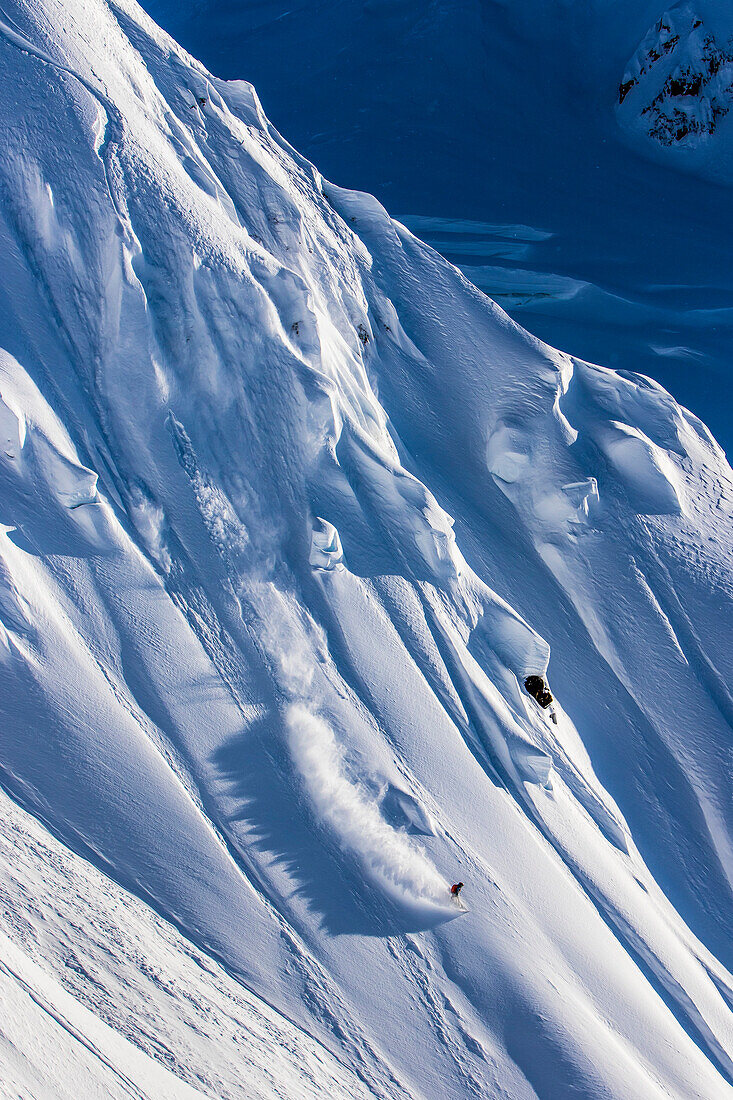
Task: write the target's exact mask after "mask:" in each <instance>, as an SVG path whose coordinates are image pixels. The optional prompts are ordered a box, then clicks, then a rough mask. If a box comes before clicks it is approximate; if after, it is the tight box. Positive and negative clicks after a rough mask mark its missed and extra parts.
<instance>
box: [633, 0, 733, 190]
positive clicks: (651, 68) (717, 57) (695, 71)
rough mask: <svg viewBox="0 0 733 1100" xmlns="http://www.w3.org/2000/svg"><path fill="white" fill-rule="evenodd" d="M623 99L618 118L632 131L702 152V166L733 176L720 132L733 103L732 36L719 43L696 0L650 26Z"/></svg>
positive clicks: (697, 153)
mask: <svg viewBox="0 0 733 1100" xmlns="http://www.w3.org/2000/svg"><path fill="white" fill-rule="evenodd" d="M618 103H619V106H618V115H619V121H620V122H621V124H622V126H625V127H627V128H628V129H629V130H630V131H631V132H632V133H641V134H644V135H645V136H647V137H648V138H651V139H652V141H654V142H657V143H658V144H659V145H662V146H667V147H674V146H679V147H680V149H683V150H685V151H686V153H687V154H688V158H690V157H694V156H697V158H698V160H699V161H701V162H702V163H701V164H699V165H698V167H702V169H703V170H704V169H705V167H707V170H708V171H709V172H710V173H711V174H712V175H714V176H717V177H720V178H722V179H726V178H727V177H728V176H729V173H730V168H731V161H730V156H726V155H725V154H726V148H725V143H724V142H723V144H722V147H721V142H720V136H719V135H720V133H721V130H722V129H724V127H723V125H722V123H723V120H724V119H725V117H726V115H727V114H728V113H729V111H730V109H731V107H733V39H730V40H728V41H726V40H725V39H723V41H722V42H719V41H718V40H717V39H716V37H715V35H714V34H713V33H712V32H711V31H710V30H709V28H708V27H707V25H706V23H705V21H704V19H703V18H702V16H701V15H700V14H699V12H698V9H697V8H696V7H695V6H694V4H691V3H682V4H677V5H676V6H675V7H674V8H672V9H671V10H670V11H669V12H665V14H664V15H663V16H662V17H661V18H660V19H659V21H658V22H657V23H656V24H655V25H654V26H653V27H652V28H650V30H649V31H648V32H647V34H646V35H645V36H644V39H643V40H642V42H641V43H640V45H639V47H638V49H637V50H636V52H635V54H634V56H633V57H632V58H631V60H630V62H629V64H628V66H627V68H626V72H625V73H624V76H623V79H622V81H621V83H620V85H619V93H618ZM713 138H716V139H717V140H716V141H715V142H713V140H712V139H713ZM694 163H695V162H694V161H693V160H690V159H688V164H694Z"/></svg>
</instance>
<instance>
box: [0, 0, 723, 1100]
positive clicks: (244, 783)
mask: <svg viewBox="0 0 733 1100" xmlns="http://www.w3.org/2000/svg"><path fill="white" fill-rule="evenodd" d="M0 40H1V43H2V55H1V56H2V64H3V75H4V80H3V81H2V84H1V85H0V97H2V98H1V100H0V111H1V112H2V118H3V121H4V122H5V127H4V134H5V137H4V141H3V144H2V147H1V148H0V250H1V252H2V256H3V264H4V279H3V282H2V286H1V287H0V294H1V295H2V305H3V308H2V310H0V347H2V348H3V349H4V350H3V354H2V361H1V363H0V397H1V398H2V405H0V507H1V508H2V515H1V516H0V519H1V521H2V534H1V535H0V558H1V561H0V620H1V621H2V646H1V647H0V657H1V659H0V677H2V692H1V693H0V701H1V705H2V715H1V718H2V721H1V722H0V769H1V770H0V776H1V778H2V784H3V787H4V789H5V792H6V794H5V795H4V796H3V800H2V803H1V805H2V813H3V819H4V821H5V822H6V825H5V826H4V830H3V831H2V832H0V837H4V838H6V840H5V843H6V846H7V844H8V840H7V838H8V837H11V836H13V835H15V836H16V837H17V838H18V846H17V850H14V851H13V852H12V857H13V858H12V861H9V864H8V866H9V867H10V868H11V870H10V871H9V873H8V874H7V875H6V877H5V878H4V879H3V880H2V887H3V891H4V893H5V895H6V896H7V901H6V900H5V899H4V900H3V904H4V910H5V911H6V912H9V913H11V914H12V915H13V916H12V919H9V920H8V924H7V927H4V929H3V933H4V935H5V936H6V939H7V942H6V940H2V941H0V961H1V962H2V975H0V977H1V978H2V982H3V986H4V989H5V990H6V992H7V996H8V997H9V998H10V999H11V1001H12V1004H13V1005H14V1006H17V1008H15V1009H14V1011H15V1012H16V1013H22V1012H23V1011H25V1008H24V1007H23V1006H28V1004H29V1003H32V1005H33V1007H32V1009H30V1011H31V1012H32V1021H33V1024H32V1026H33V1030H34V1035H33V1037H32V1038H31V1036H30V1035H29V1034H28V1033H27V1032H26V1033H24V1032H23V1030H22V1027H19V1026H15V1027H14V1030H12V1032H10V1031H8V1030H7V1029H4V1030H3V1044H4V1045H3V1047H2V1050H3V1052H4V1056H5V1061H6V1062H7V1063H10V1062H11V1061H12V1059H15V1060H14V1061H13V1062H12V1065H11V1066H10V1068H9V1069H2V1070H0V1072H1V1073H4V1074H5V1076H4V1082H9V1085H8V1087H9V1088H12V1089H17V1090H19V1089H25V1090H26V1092H30V1094H31V1095H35V1094H36V1093H37V1094H38V1095H47V1094H48V1092H49V1091H51V1094H53V1092H54V1090H55V1092H56V1093H57V1094H58V1095H61V1096H66V1095H69V1094H72V1093H73V1094H78V1087H79V1086H78V1080H79V1074H81V1073H83V1074H84V1082H85V1087H87V1086H88V1087H87V1093H88V1094H89V1095H95V1090H96V1094H101V1095H109V1094H112V1095H115V1094H117V1093H120V1092H123V1090H124V1089H127V1090H128V1092H129V1091H131V1090H137V1091H138V1092H139V1093H141V1094H143V1095H146V1094H149V1095H167V1094H171V1095H181V1096H183V1095H190V1094H191V1090H193V1094H194V1095H195V1094H196V1090H197V1091H198V1092H200V1093H203V1094H204V1095H216V1096H217V1097H218V1096H221V1097H224V1096H231V1097H247V1096H258V1097H259V1096H269V1095H272V1096H273V1097H274V1096H277V1095H283V1094H285V1095H298V1096H300V1095H303V1096H309V1095H318V1093H319V1091H320V1092H321V1094H326V1093H328V1094H329V1095H335V1096H339V1095H354V1096H359V1095H362V1094H363V1095H372V1096H378V1097H383V1098H385V1100H386V1098H391V1097H394V1098H397V1097H399V1098H400V1100H403V1098H405V1097H408V1096H409V1097H415V1098H426V1100H427V1098H436V1100H437V1098H438V1097H440V1098H441V1100H453V1098H456V1100H457V1098H459V1097H460V1098H463V1097H466V1096H471V1095H473V1096H476V1095H494V1094H496V1095H500V1094H503V1095H506V1096H511V1097H512V1098H516V1100H520V1098H521V1100H523V1098H527V1100H530V1098H532V1097H536V1096H541V1097H552V1096H558V1097H559V1096H563V1097H564V1096H569V1095H573V1094H574V1095H580V1096H588V1097H590V1096H596V1095H605V1096H612V1097H618V1098H619V1100H620V1098H624V1100H626V1098H628V1097H644V1098H654V1097H660V1098H661V1097H668V1096H670V1095H672V1096H679V1097H685V1098H688V1097H700V1098H710V1100H712V1098H716V1100H717V1098H719V1097H722V1096H727V1095H733V1088H731V1080H732V1077H733V1019H732V1016H731V1004H732V1003H733V980H732V979H731V976H730V974H729V972H728V970H727V969H726V966H727V965H729V964H730V963H731V961H733V960H731V958H730V944H731V931H732V928H731V912H732V911H733V910H732V909H731V900H732V898H731V893H732V881H731V880H732V878H733V874H732V872H731V867H733V847H732V845H731V833H732V830H733V812H732V811H731V805H733V803H732V802H731V797H730V796H731V779H730V768H729V728H730V726H729V723H730V719H731V715H732V713H733V702H732V700H731V694H730V690H729V687H728V684H729V683H730V682H731V671H732V670H731V668H730V654H731V652H733V647H731V640H732V639H731V616H730V598H731V595H730V594H731V587H732V586H731V580H732V578H731V553H730V551H731V529H730V512H731V508H732V507H733V487H732V484H731V471H730V469H729V467H728V465H727V463H726V461H725V458H724V456H723V454H722V452H721V450H720V448H719V447H718V446H717V444H716V443H715V441H714V440H713V439H712V437H711V436H710V434H709V432H708V431H707V430H706V429H705V427H704V426H703V425H702V424H701V423H700V421H698V420H697V419H696V418H695V417H694V416H692V415H691V414H690V413H688V412H686V411H685V410H684V409H682V408H680V407H679V406H678V405H677V404H676V403H675V402H674V401H673V400H672V398H671V397H670V396H669V395H668V394H667V393H665V391H664V390H662V389H661V387H659V386H656V385H655V384H653V383H650V382H649V381H648V380H647V379H645V378H644V377H642V376H640V375H636V374H633V373H626V372H621V373H615V372H613V371H609V370H604V369H602V368H600V367H595V366H592V365H590V364H587V363H584V362H582V361H579V360H577V359H574V358H572V357H571V356H568V355H566V354H563V353H561V352H558V351H555V350H553V349H552V348H550V347H548V346H546V345H544V344H542V343H541V342H540V341H538V340H536V339H534V338H533V337H531V336H529V335H528V334H527V333H526V332H524V331H523V330H522V329H520V328H519V327H518V326H517V325H516V324H514V323H513V322H512V321H511V320H510V319H509V318H508V317H507V316H506V314H505V313H503V311H502V310H501V309H499V307H497V306H496V305H495V304H494V303H493V302H491V301H490V300H489V299H488V298H486V297H485V296H484V295H483V294H481V293H480V292H479V291H477V290H476V289H475V288H474V287H473V286H472V285H471V284H470V283H469V282H467V281H466V279H465V278H464V277H463V276H461V274H460V273H459V272H458V271H457V269H456V268H454V267H453V266H452V265H451V264H449V263H447V262H446V261H445V260H443V259H442V258H441V257H440V256H439V255H438V254H437V253H435V252H434V251H433V250H432V249H430V248H428V247H426V246H425V245H424V244H422V243H421V242H420V241H419V240H418V239H417V238H416V237H415V236H413V235H412V234H411V233H410V232H409V230H408V229H406V228H405V227H404V226H403V225H401V224H399V223H398V222H395V221H393V220H392V219H391V218H390V216H389V215H388V213H387V212H386V211H385V210H384V209H383V207H382V206H381V205H380V204H379V203H378V202H377V201H376V200H375V199H373V198H371V197H369V196H367V195H364V194H360V193H357V192H354V191H348V190H345V189H342V188H339V187H336V186H334V185H331V184H329V183H327V182H326V181H324V180H323V179H322V177H321V176H320V175H319V173H318V171H317V170H316V168H314V167H313V166H312V165H311V164H310V163H309V162H308V161H306V160H305V159H303V158H302V157H301V156H299V155H298V154H297V153H296V152H295V151H294V150H293V149H292V148H291V147H290V146H289V145H288V144H287V143H286V142H285V141H284V140H283V139H282V138H281V137H280V135H279V134H278V133H277V132H276V131H275V130H274V129H273V128H272V126H271V125H270V124H269V122H268V121H267V119H266V118H265V116H264V114H263V111H262V108H261V106H260V104H259V101H258V99H257V96H256V94H255V92H254V90H253V89H252V87H251V86H250V85H248V84H245V83H243V82H232V83H227V82H224V81H220V80H216V79H215V78H213V77H212V76H210V75H209V74H208V73H207V72H206V71H205V70H204V69H203V68H202V66H201V65H199V64H198V63H197V62H195V61H194V60H193V59H192V58H191V57H189V56H188V55H187V54H186V53H185V52H184V51H183V50H181V49H179V48H178V47H177V46H176V45H175V43H173V42H172V41H171V40H170V39H169V38H168V37H167V36H166V35H164V34H163V33H162V32H161V31H159V29H158V28H157V27H156V26H155V25H154V24H153V23H152V22H151V21H150V20H149V19H148V18H147V17H145V16H144V15H143V13H142V12H141V11H140V9H139V8H138V7H137V5H136V4H135V3H134V0H84V2H83V3H82V2H81V0H78V2H77V0H64V2H62V0H42V2H41V3H39V2H38V0H32V2H31V0H14V2H13V3H11V4H10V6H8V5H7V4H6V5H5V8H4V11H3V14H2V16H0ZM11 121H12V125H11ZM532 674H540V675H547V676H548V678H549V682H550V684H551V685H552V688H553V691H554V692H555V695H556V697H557V698H556V712H557V724H554V723H553V722H552V721H550V719H549V717H548V714H547V713H546V712H544V711H542V710H541V709H540V708H539V706H537V705H536V704H535V702H534V700H533V699H531V698H530V697H529V696H528V695H527V694H526V692H525V691H524V690H523V688H522V684H523V681H524V678H525V677H527V676H528V675H532ZM598 774H601V775H602V776H603V779H604V781H605V782H601V780H600V779H599V777H598ZM28 814H30V815H31V816H32V817H33V818H35V819H36V820H35V821H31V820H29V818H28V816H27V815H28ZM47 864H48V866H49V872H48V874H47V875H46V874H44V867H45V866H46V865H47ZM85 868H86V870H85ZM457 878H460V879H462V880H463V881H464V882H465V883H466V887H465V893H464V897H465V899H466V902H467V907H468V910H469V911H468V912H465V913H464V912H463V911H462V910H461V909H459V908H458V907H457V906H456V905H455V904H454V903H453V902H452V900H451V898H450V895H449V889H448V888H449V884H450V883H451V882H453V881H455V880H456V879H457ZM64 882H66V883H70V884H72V885H73V889H69V891H68V892H67V893H64V890H63V883H64ZM701 884H704V889H703V888H702V885H701ZM149 910H150V911H149ZM151 911H152V912H151ZM459 917H460V919H457V918H459ZM130 942H132V943H135V944H137V945H138V946H137V947H136V948H135V953H134V956H131V952H130V950H129V949H128V948H127V947H126V944H127V943H130ZM31 957H32V961H31ZM238 989H241V990H242V994H241V997H240V996H239V994H238V992H237V991H238ZM151 998H152V1002H153V1003H152V1005H151V1003H150V1000H151ZM117 1002H119V1003H121V1005H122V1007H121V1009H120V1011H115V1004H116V1003H117ZM184 1002H185V1006H184ZM184 1008H185V1011H184ZM16 1023H17V1021H16ZM59 1029H60V1030H59ZM220 1029H221V1030H223V1031H224V1032H225V1034H226V1035H227V1036H228V1037H229V1038H228V1039H227V1040H226V1042H225V1043H224V1047H225V1049H222V1050H221V1051H220V1052H219V1051H218V1050H217V1044H216V1041H215V1036H216V1035H218V1034H220ZM263 1035H264V1038H263ZM38 1042H40V1044H41V1045H42V1047H43V1049H44V1050H45V1051H48V1059H47V1061H46V1064H51V1065H52V1066H53V1069H52V1071H51V1072H50V1073H48V1074H47V1077H46V1079H45V1080H40V1083H39V1074H40V1069H39V1062H40V1060H39V1058H38V1052H37V1048H36V1047H35V1045H33V1047H32V1049H31V1045H32V1044H36V1043H38ZM268 1043H269V1048H270V1049H271V1050H272V1051H273V1052H274V1053H273V1057H272V1061H271V1062H270V1063H269V1064H268V1062H267V1059H266V1055H265V1053H264V1052H265V1049H266V1048H267V1046H268ZM25 1044H27V1045H28V1052H27V1053H25V1051H24V1045H25ZM233 1047H235V1048H236V1051H235V1052H234V1053H233ZM19 1050H20V1052H21V1053H20V1054H17V1052H18V1051H19ZM237 1057H239V1058H240V1059H241V1063H240V1068H241V1074H240V1075H239V1076H238V1075H237V1073H236V1072H235V1069H234V1068H233V1067H234V1066H235V1064H236V1058H237ZM148 1059H153V1060H154V1061H155V1062H156V1063H157V1064H158V1066H157V1068H158V1069H159V1071H160V1072H159V1073H158V1074H157V1075H156V1077H155V1079H153V1077H148V1079H147V1083H146V1073H147V1068H146V1067H148V1061H147V1060H148ZM248 1062H249V1063H251V1064H252V1065H253V1067H254V1076H253V1077H251V1078H250V1077H248V1075H247V1069H248V1065H247V1063H248ZM148 1068H149V1067H148ZM75 1089H76V1092H74V1090H75ZM187 1089H188V1092H187V1091H186V1090H187ZM44 1090H45V1091H44ZM146 1090H147V1093H146ZM156 1090H157V1091H156ZM176 1090H178V1091H176Z"/></svg>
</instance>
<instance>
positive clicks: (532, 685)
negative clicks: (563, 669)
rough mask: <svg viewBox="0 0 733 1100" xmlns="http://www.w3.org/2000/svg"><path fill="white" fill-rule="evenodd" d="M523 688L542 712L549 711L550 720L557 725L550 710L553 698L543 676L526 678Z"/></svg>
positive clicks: (555, 716)
mask: <svg viewBox="0 0 733 1100" xmlns="http://www.w3.org/2000/svg"><path fill="white" fill-rule="evenodd" d="M524 688H525V691H526V692H527V694H528V695H531V696H532V698H533V699H534V701H535V702H536V703H538V704H539V706H541V707H542V709H543V710H548V709H549V711H550V718H552V721H553V722H554V723H555V725H557V715H556V714H555V711H554V710H553V708H552V703H553V698H552V693H551V692H550V689H549V688H548V686H547V684H546V683H545V678H544V676H528V677H527V679H526V680H525V681H524Z"/></svg>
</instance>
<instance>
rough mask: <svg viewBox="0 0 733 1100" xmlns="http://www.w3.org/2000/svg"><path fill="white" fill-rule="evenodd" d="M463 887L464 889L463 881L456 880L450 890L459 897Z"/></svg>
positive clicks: (455, 896)
mask: <svg viewBox="0 0 733 1100" xmlns="http://www.w3.org/2000/svg"><path fill="white" fill-rule="evenodd" d="M462 889H463V883H462V882H454V883H453V885H452V886H451V888H450V892H451V894H452V895H453V897H454V898H456V899H457V898H458V895H459V894H460V892H461V890H462Z"/></svg>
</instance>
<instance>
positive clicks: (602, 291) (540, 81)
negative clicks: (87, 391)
mask: <svg viewBox="0 0 733 1100" xmlns="http://www.w3.org/2000/svg"><path fill="white" fill-rule="evenodd" d="M143 6H144V7H145V8H146V10H147V11H148V12H149V13H150V14H151V15H152V16H153V18H154V19H156V20H157V21H158V22H160V23H161V24H162V25H163V26H164V27H165V28H166V29H167V30H169V31H170V32H171V33H172V34H173V35H174V37H176V38H177V39H178V40H179V41H180V42H181V43H182V44H183V45H184V46H186V48H187V49H189V50H190V51H191V52H192V53H194V54H195V56H197V57H199V58H200V59H201V60H202V61H203V62H204V63H205V64H206V65H207V66H208V68H210V69H211V70H212V71H213V72H215V73H216V74H217V75H218V76H224V77H231V78H235V77H246V78H247V79H248V80H251V81H252V82H253V83H254V84H255V86H256V88H257V90H258V94H259V95H260V97H261V99H262V102H263V104H264V107H265V109H266V111H267V114H268V116H269V118H270V119H271V120H272V121H273V122H274V123H275V125H276V126H277V127H278V129H279V130H280V131H281V132H282V133H283V134H285V135H286V136H287V137H288V139H289V140H290V141H291V142H293V144H295V145H296V146H297V148H298V149H299V150H300V151H301V152H302V153H305V154H306V155H307V156H308V157H310V158H311V159H312V160H313V161H314V162H315V163H316V164H317V165H318V167H319V169H320V171H321V172H322V173H323V174H324V175H326V176H328V177H329V178H330V179H333V180H334V181H335V182H337V183H339V184H342V185H346V186H348V187H356V188H359V189H360V190H367V191H371V192H373V193H374V194H375V195H376V196H377V197H378V198H379V199H380V201H381V202H382V203H383V204H384V205H385V206H386V207H387V208H388V209H389V210H390V212H391V213H392V214H393V215H394V214H396V215H398V216H399V218H400V220H401V221H403V222H404V224H406V225H408V227H409V228H413V229H414V232H416V233H417V235H418V236H420V237H421V238H422V239H423V240H426V241H427V242H428V243H430V244H432V245H433V246H434V247H435V248H437V250H438V251H439V252H441V253H442V254H443V255H444V256H445V257H446V258H447V259H448V260H450V261H451V262H452V263H455V264H457V265H458V266H459V267H460V268H461V270H462V271H464V272H465V273H466V275H467V277H468V278H469V279H470V280H471V282H473V283H475V284H476V285H477V286H479V287H481V289H483V290H485V291H486V293H487V294H489V296H490V297H492V298H494V299H495V300H496V301H498V302H499V303H500V304H501V305H502V306H503V307H504V308H505V309H506V310H507V311H508V312H509V313H510V314H511V316H512V317H514V318H515V320H518V321H519V322H520V324H522V325H523V326H525V327H526V328H528V329H529V330H530V331H531V332H533V333H535V334H536V335H538V336H540V337H541V338H542V339H543V340H546V341H547V342H548V343H551V344H554V345H555V346H556V347H562V348H564V349H565V350H566V351H569V352H572V353H573V354H575V355H577V356H579V357H580V358H583V359H587V360H590V361H592V362H599V363H602V364H603V365H605V366H612V367H617V368H620V369H622V370H629V369H630V370H634V371H637V372H639V371H640V372H643V373H645V374H648V375H650V376H651V377H653V378H655V379H657V381H659V382H661V383H662V384H663V385H664V386H665V388H666V389H668V390H669V391H670V392H671V393H673V394H674V396H675V397H676V398H677V400H678V401H680V403H681V404H683V405H685V406H687V407H688V408H690V409H692V410H693V411H694V412H695V413H696V414H697V415H698V416H701V417H702V418H703V419H704V420H705V422H706V423H707V424H708V426H709V427H710V428H711V429H712V430H713V432H714V434H715V436H716V438H717V439H718V441H719V442H720V443H721V444H722V445H723V447H724V448H725V449H726V450H727V451H728V453H730V452H731V449H732V448H733V428H731V418H730V415H729V408H728V405H727V404H724V403H722V402H721V400H720V395H721V387H726V388H727V386H728V381H727V380H728V379H729V377H730V347H731V345H732V344H733V329H732V326H731V317H733V312H732V311H731V305H732V304H733V276H732V271H733V269H732V268H731V264H730V257H729V251H730V250H729V242H728V234H727V233H726V232H725V228H726V227H727V225H728V222H729V221H730V193H729V189H728V186H725V187H721V186H720V184H721V183H722V184H726V185H730V183H731V181H733V164H731V161H730V158H729V155H728V151H729V150H730V149H731V148H732V147H733V146H731V134H730V127H731V126H733V113H729V114H727V115H726V116H725V117H723V118H720V119H719V121H718V123H717V125H716V129H715V133H714V135H713V136H712V138H711V140H707V138H705V137H704V135H703V140H701V141H700V142H697V140H696V139H694V140H693V139H690V140H687V141H684V142H682V143H680V142H674V143H673V145H671V146H662V145H660V144H659V142H657V141H656V140H652V139H650V138H649V137H648V136H647V134H646V132H643V133H641V134H639V133H637V134H635V135H634V134H632V133H631V131H630V130H629V128H628V127H627V126H626V121H629V122H630V123H631V124H632V129H633V123H634V120H635V119H637V120H638V119H639V117H640V118H641V124H642V126H643V125H646V127H647V129H648V126H649V122H648V120H649V119H650V117H651V116H650V115H641V116H639V115H636V114H635V113H634V112H632V111H631V101H630V100H629V102H625V103H624V104H623V108H624V110H622V111H621V113H620V115H619V113H618V112H617V111H616V109H615V108H616V107H617V105H618V89H619V83H620V82H621V80H622V79H623V76H624V72H625V71H626V68H627V65H628V62H629V59H630V58H631V57H632V56H633V55H634V53H635V51H636V50H637V47H638V46H639V43H640V42H641V41H642V39H644V37H645V35H646V34H647V32H648V31H649V30H650V28H653V27H655V25H656V24H657V23H658V22H659V20H660V18H661V17H662V16H663V14H664V12H665V10H666V9H667V8H668V7H669V4H666V3H665V2H664V0H643V2H639V0H578V2H570V0H522V2H521V3H517V2H516V0H464V2H462V3H453V4H449V3H444V2H442V0H421V2H420V3H411V4H406V3H390V4H387V3H371V2H368V3H367V2H365V0H323V2H321V3H319V4H312V3H297V4H296V3H291V4H289V5H288V6H287V10H285V9H284V8H283V5H282V4H280V3H277V2H276V0H259V2H258V3H256V4H252V3H228V2H225V0H196V3H187V2H180V0H175V2H171V0H144V3H143ZM680 10H681V9H680ZM695 10H696V11H697V14H698V16H699V17H700V18H701V19H702V20H703V26H704V28H705V33H706V34H709V35H711V36H713V38H714V39H715V42H716V43H717V47H718V48H720V49H721V50H723V51H727V49H728V47H727V43H728V42H729V39H730V38H731V35H733V26H731V25H730V23H731V19H730V5H729V4H727V3H720V2H719V0H696V8H695ZM675 18H676V16H675ZM696 33H697V32H696ZM679 48H680V50H682V51H683V52H684V49H685V48H686V47H684V46H683V44H682V40H681V44H680V47H679ZM660 64H661V63H660ZM658 71H660V72H661V69H660V70H658ZM665 79H666V76H665ZM662 83H663V81H662ZM660 87H661V85H660ZM658 91H659V88H655V90H654V91H652V92H650V94H649V97H648V100H646V101H645V102H641V101H639V103H638V108H639V111H641V110H642V109H643V108H644V107H646V106H647V103H648V102H649V101H650V100H651V99H653V98H654V97H655V96H656V95H657V92H658ZM678 98H679V97H671V98H670V100H669V106H670V109H671V108H672V107H673V106H674V105H675V104H676V103H677V99H678ZM699 106H700V103H698V105H697V106H694V108H693V112H692V113H693V114H695V113H697V112H698V108H699ZM665 110H666V108H665ZM620 116H621V117H622V119H623V122H624V125H619V118H620ZM712 177H714V179H715V182H712Z"/></svg>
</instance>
